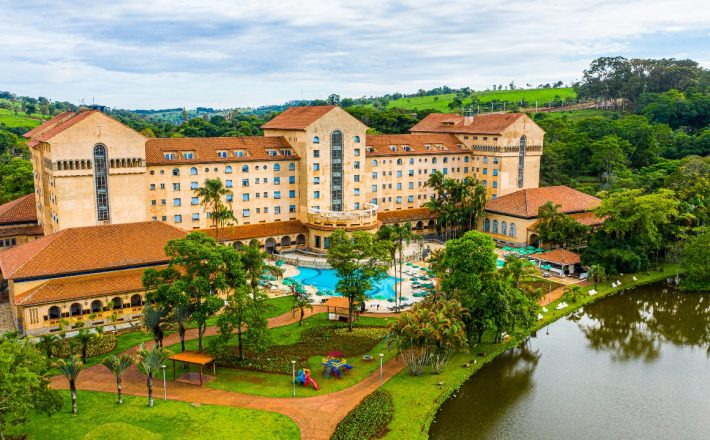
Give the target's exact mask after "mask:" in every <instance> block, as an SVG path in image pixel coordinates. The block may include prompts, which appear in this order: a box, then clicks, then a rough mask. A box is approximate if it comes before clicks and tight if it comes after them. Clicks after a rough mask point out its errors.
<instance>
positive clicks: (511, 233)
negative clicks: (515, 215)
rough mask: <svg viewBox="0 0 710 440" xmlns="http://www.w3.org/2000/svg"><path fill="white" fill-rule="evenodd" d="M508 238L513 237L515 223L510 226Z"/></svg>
mask: <svg viewBox="0 0 710 440" xmlns="http://www.w3.org/2000/svg"><path fill="white" fill-rule="evenodd" d="M509 232H510V236H511V237H515V223H511V224H510V231H509Z"/></svg>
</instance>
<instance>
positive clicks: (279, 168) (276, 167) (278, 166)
mask: <svg viewBox="0 0 710 440" xmlns="http://www.w3.org/2000/svg"><path fill="white" fill-rule="evenodd" d="M274 171H281V165H279V164H277V163H275V164H274Z"/></svg>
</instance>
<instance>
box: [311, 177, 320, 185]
mask: <svg viewBox="0 0 710 440" xmlns="http://www.w3.org/2000/svg"><path fill="white" fill-rule="evenodd" d="M313 184H314V185H319V184H320V177H317V176H316V177H314V178H313Z"/></svg>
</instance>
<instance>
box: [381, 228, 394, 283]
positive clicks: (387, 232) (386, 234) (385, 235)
mask: <svg viewBox="0 0 710 440" xmlns="http://www.w3.org/2000/svg"><path fill="white" fill-rule="evenodd" d="M377 238H378V239H379V240H382V241H385V242H388V243H390V244H391V246H390V248H389V251H390V258H391V259H392V270H393V271H394V274H395V275H397V248H396V247H395V246H394V226H392V225H384V226H382V227H381V228H380V229H379V230H378V231H377Z"/></svg>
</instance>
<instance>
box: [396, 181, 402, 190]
mask: <svg viewBox="0 0 710 440" xmlns="http://www.w3.org/2000/svg"><path fill="white" fill-rule="evenodd" d="M397 189H398V190H401V189H402V183H401V182H399V183H397Z"/></svg>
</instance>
